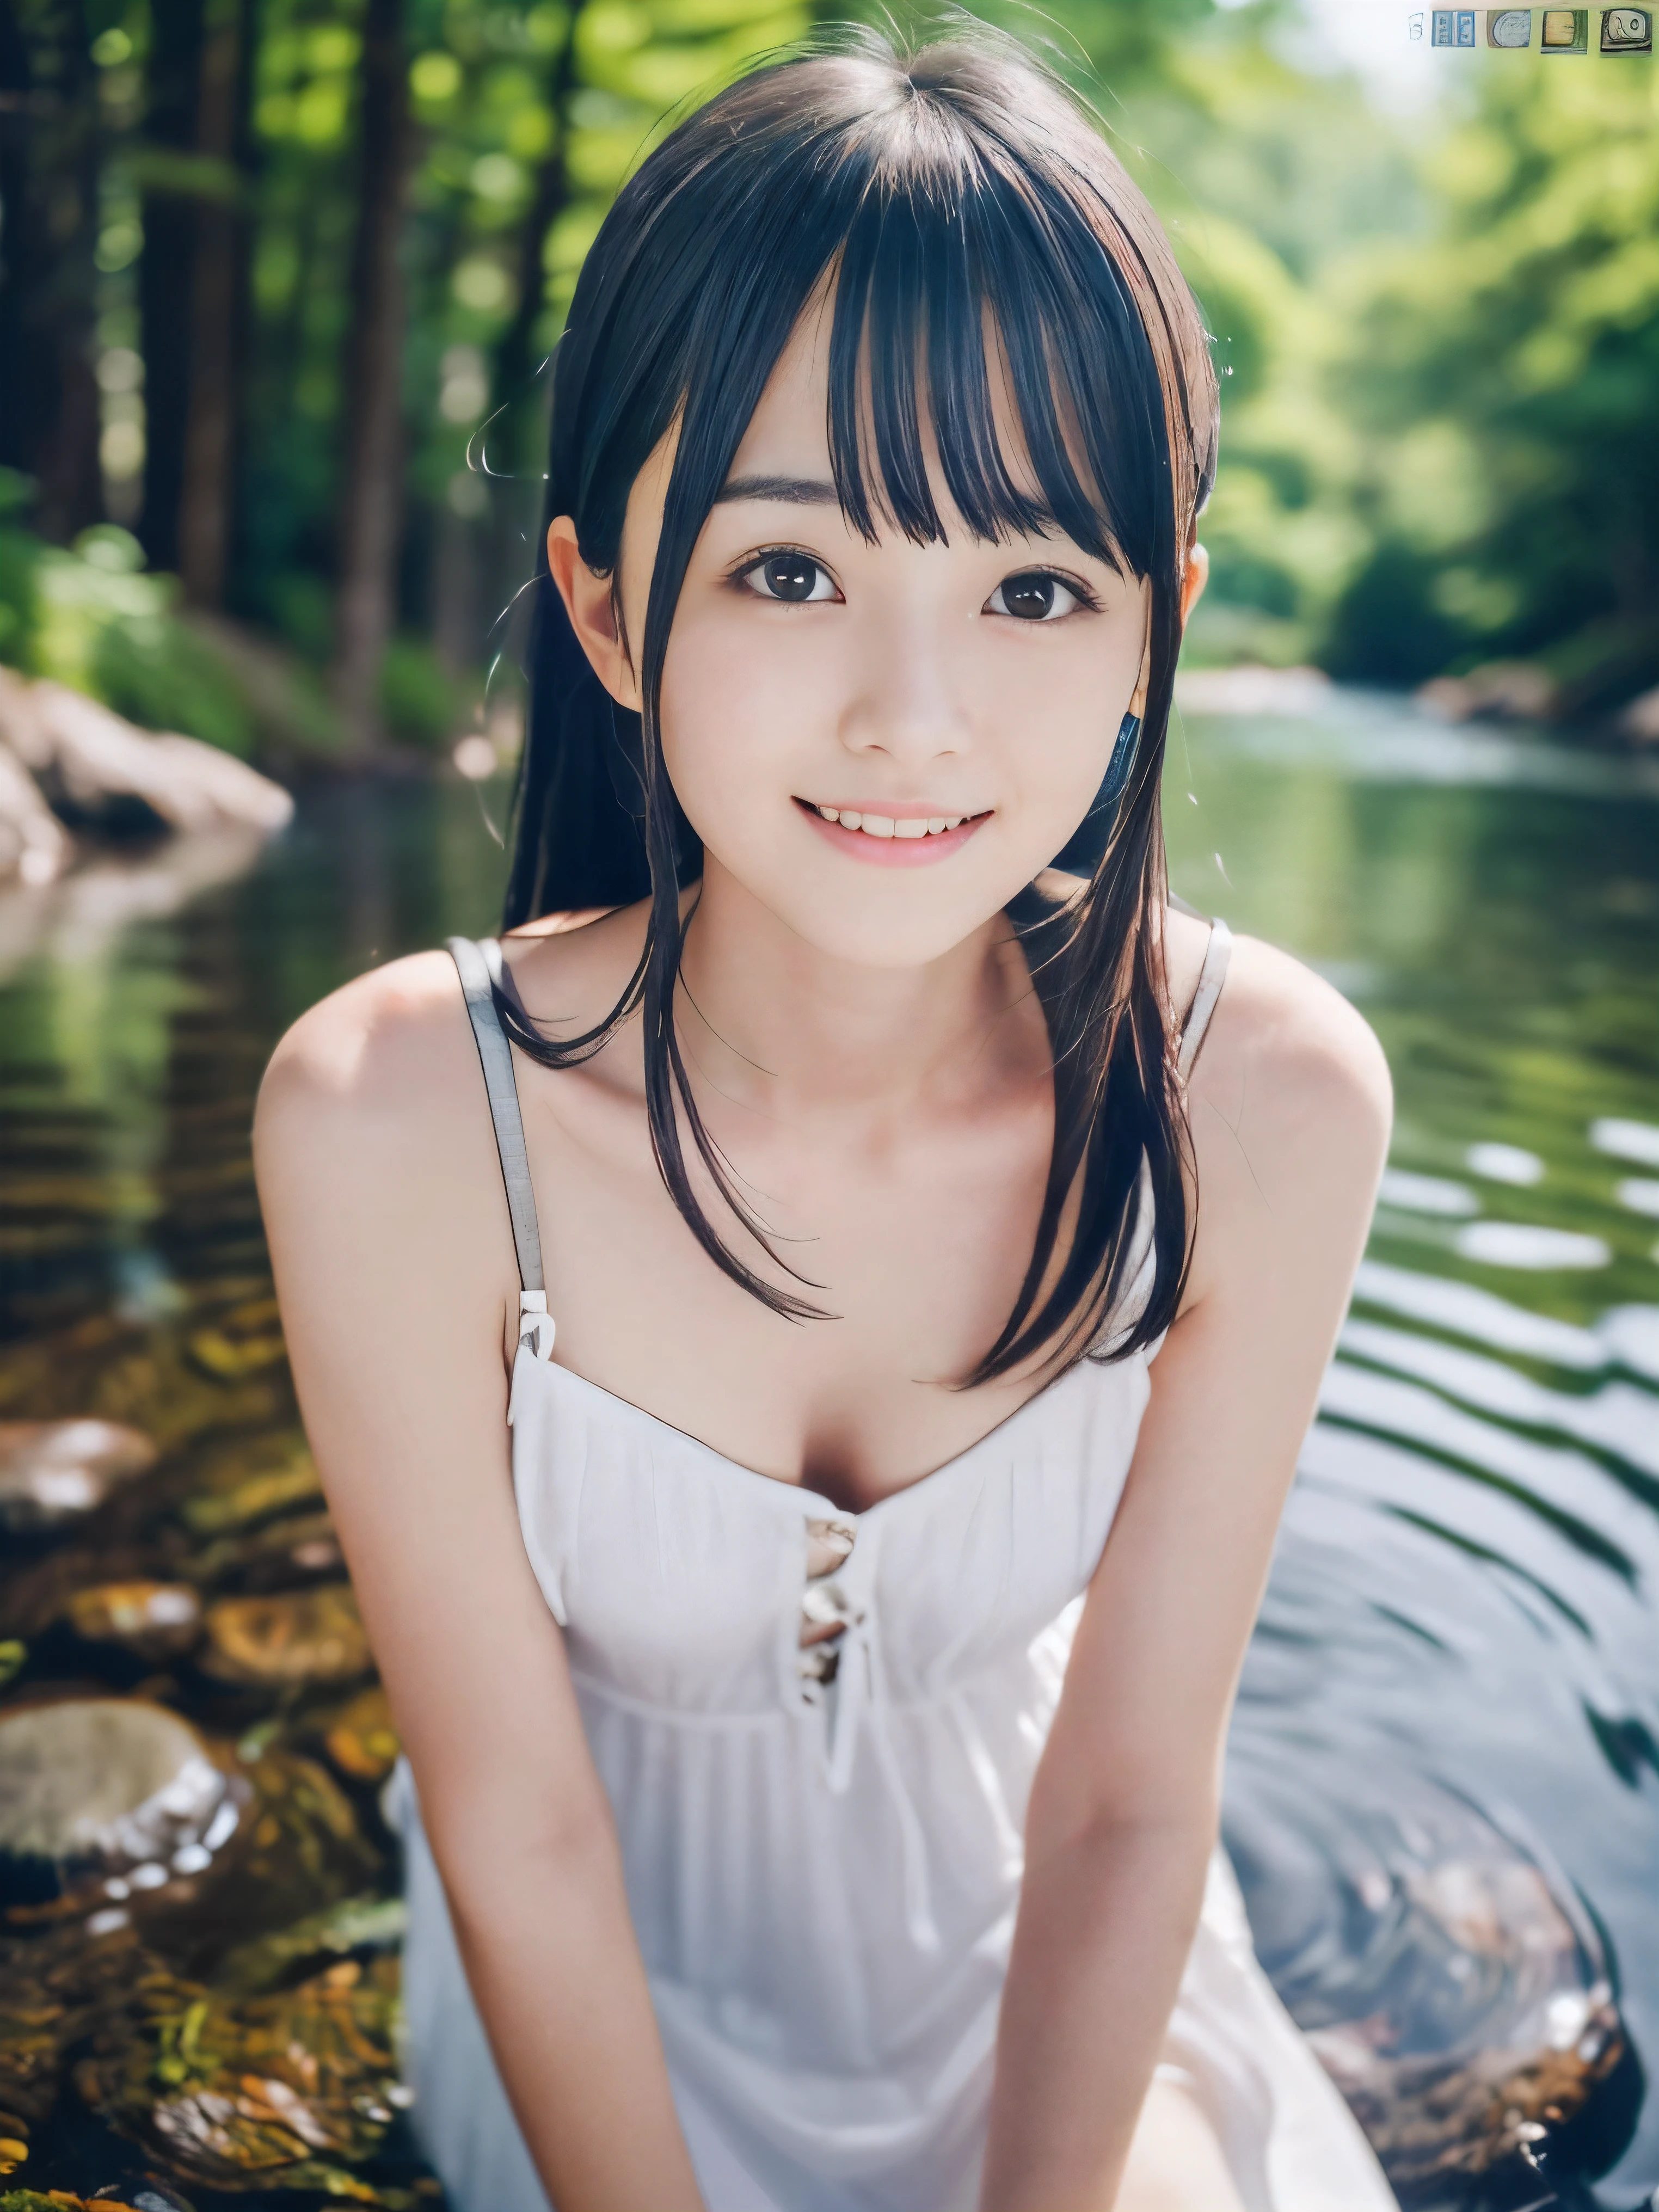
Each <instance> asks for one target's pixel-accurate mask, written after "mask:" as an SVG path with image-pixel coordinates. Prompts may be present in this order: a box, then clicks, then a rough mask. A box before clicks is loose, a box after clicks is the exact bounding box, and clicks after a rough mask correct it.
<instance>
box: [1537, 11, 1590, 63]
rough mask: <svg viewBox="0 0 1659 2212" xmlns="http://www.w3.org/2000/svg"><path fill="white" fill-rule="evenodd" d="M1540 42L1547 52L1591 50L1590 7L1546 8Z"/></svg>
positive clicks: (1577, 52)
mask: <svg viewBox="0 0 1659 2212" xmlns="http://www.w3.org/2000/svg"><path fill="white" fill-rule="evenodd" d="M1538 44H1539V47H1540V49H1541V52H1544V53H1547V54H1587V53H1588V52H1589V9H1588V8H1546V9H1545V10H1544V21H1543V26H1542V27H1541V31H1540V33H1539V39H1538Z"/></svg>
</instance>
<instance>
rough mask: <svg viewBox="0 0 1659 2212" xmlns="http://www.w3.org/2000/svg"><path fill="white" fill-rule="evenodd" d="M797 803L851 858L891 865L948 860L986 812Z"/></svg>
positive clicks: (817, 827)
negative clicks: (909, 810)
mask: <svg viewBox="0 0 1659 2212" xmlns="http://www.w3.org/2000/svg"><path fill="white" fill-rule="evenodd" d="M795 803H796V805H798V806H799V808H800V810H801V811H802V813H804V814H805V816H806V817H807V819H808V820H809V821H810V822H811V823H812V824H813V826H814V827H815V828H816V829H817V831H818V833H819V835H820V836H828V837H829V838H831V839H833V841H834V842H835V843H836V845H838V846H839V847H840V848H841V849H842V851H843V852H845V853H847V854H848V855H849V856H850V857H854V858H856V859H859V860H874V861H876V862H878V863H880V864H883V865H885V866H911V865H914V864H915V863H919V862H925V861H928V860H943V859H944V858H945V855H946V854H948V853H953V852H955V851H956V850H957V848H959V847H960V846H962V845H964V844H965V843H966V842H967V841H968V839H969V837H971V836H973V834H974V832H975V829H978V827H979V825H980V824H981V822H985V821H987V820H988V819H989V814H988V811H987V813H983V814H922V813H921V812H916V813H906V814H879V813H877V812H875V811H873V810H868V809H865V808H862V807H854V806H821V805H818V804H817V802H816V801H815V800H812V799H797V800H796V802H795Z"/></svg>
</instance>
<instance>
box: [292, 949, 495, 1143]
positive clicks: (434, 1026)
mask: <svg viewBox="0 0 1659 2212" xmlns="http://www.w3.org/2000/svg"><path fill="white" fill-rule="evenodd" d="M469 1063H470V1064H469ZM469 1078H470V1092H471V1093H476V1092H477V1088H478V1070H477V1055H476V1053H475V1052H474V1050H473V1047H472V1044H471V1030H470V1027H469V1025H468V1022H467V1018H466V1007H465V1000H464V999H463V998H462V995H461V989H460V982H459V978H458V976H457V975H456V973H455V964H454V963H453V961H452V960H451V959H450V957H449V956H448V954H447V953H446V952H418V953H415V954H412V955H411V956H410V957H408V958H407V959H403V960H393V961H391V962H389V963H387V964H386V966H385V967H384V968H375V969H371V970H370V971H369V973H368V975H359V976H357V977H356V978H355V979H354V980H353V981H351V982H349V983H346V984H343V986H342V987H341V988H340V989H338V990H337V991H334V992H331V994H329V996H328V997H327V998H326V999H324V1000H320V1001H319V1004H318V1005H316V1006H313V1007H312V1008H311V1010H310V1012H308V1013H305V1014H302V1015H301V1018H300V1019H299V1020H298V1021H297V1022H295V1024H294V1026H293V1028H292V1029H290V1030H289V1031H288V1033H287V1035H286V1036H284V1037H283V1040H282V1042H280V1043H279V1044H278V1046H277V1048H276V1051H275V1053H273V1054H272V1055H271V1060H270V1066H269V1067H268V1068H267V1069H266V1071H265V1077H264V1083H263V1085H261V1087H260V1091H259V1102H258V1109H257V1112H256V1115H255V1118H254V1143H255V1146H256V1150H257V1151H258V1152H259V1153H260V1154H261V1155H264V1156H269V1155H270V1153H271V1152H273V1151H275V1152H281V1151H283V1150H284V1149H286V1147H287V1146H288V1145H289V1142H290V1141H291V1140H295V1139H297V1140H299V1141H301V1142H308V1141H311V1140H313V1139H316V1138H317V1137H319V1135H322V1134H323V1133H325V1132H326V1133H328V1134H330V1135H331V1137H332V1138H333V1139H335V1141H337V1142H338V1141H343V1140H347V1139H349V1137H350V1135H351V1133H353V1132H354V1131H356V1132H357V1133H360V1135H361V1136H362V1139H364V1140H366V1141H368V1142H371V1143H379V1142H383V1141H384V1140H385V1139H386V1135H387V1133H389V1131H390V1130H391V1129H392V1128H394V1127H396V1128H398V1129H403V1130H406V1131H410V1132H411V1133H412V1132H413V1130H414V1129H415V1128H416V1127H418V1126H419V1125H420V1124H422V1123H427V1124H428V1125H434V1126H435V1125H438V1124H441V1122H442V1121H443V1120H444V1119H445V1117H446V1115H447V1114H448V1113H451V1112H453V1110H454V1109H455V1108H456V1107H457V1106H458V1105H459V1104H460V1103H463V1091H464V1090H465V1088H466V1087H467V1081H468V1079H469ZM471 1103H472V1104H473V1105H474V1107H475V1108H476V1105H477V1099H476V1097H471Z"/></svg>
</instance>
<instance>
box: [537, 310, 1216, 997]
mask: <svg viewBox="0 0 1659 2212" xmlns="http://www.w3.org/2000/svg"><path fill="white" fill-rule="evenodd" d="M828 343H829V314H828V313H827V311H826V312H824V313H809V315H808V316H807V317H805V319H803V321H802V323H801V325H800V326H799V329H798V331H796V334H795V337H793V340H792V342H791V343H790V345H789V347H788V348H787V350H786V352H785V353H784V354H783V356H781V359H780V361H779V362H778V366H777V368H776V369H775V372H774V374H773V375H772V378H771V380H770V382H769V384H768V386H767V387H766V391H765V392H764V394H763V398H762V399H761V402H760V404H759V406H758V407H757V409H756V410H755V415H754V418H753V420H752V421H751V422H750V425H749V428H748V430H747V432H746V434H745V435H744V440H743V442H742V444H741V445H740V447H738V453H737V457H736V459H735V460H734V462H733V464H732V472H731V476H730V477H729V479H728V481H727V483H726V489H725V490H724V492H723V493H722V495H721V497H720V501H719V503H718V504H717V505H716V506H715V507H714V512H713V513H711V514H710V516H709V518H708V522H707V524H706V525H705V526H704V528H703V531H702V536H701V537H700V538H699V539H698V541H697V544H696V550H695V551H694V553H693V555H692V557H691V562H690V568H688V569H687V571H686V576H685V582H684V587H683V589H682V591H681V592H680V598H679V605H678V611H677V612H676V614H675V617H674V623H673V629H672V631H671V635H670V638H669V644H668V652H667V657H666V661H665V668H664V676H663V690H662V742H663V751H664V756H665V759H666V762H667V765H668V771H669V775H670V776H671V779H672V781H673V786H674V789H675V791H676V793H678V797H679V800H680V803H681V805H683V806H684V809H685V812H686V814H687V816H688V817H689V819H690V823H691V824H692V827H693V828H694V829H696V832H697V835H698V836H700V837H701V838H702V842H703V846H704V848H705V854H706V856H707V857H706V867H707V874H706V877H705V889H706V890H707V891H708V892H709V893H711V894H714V893H715V892H716V890H717V885H718V879H719V878H720V876H722V875H724V876H726V877H729V878H733V879H735V884H737V885H740V886H741V887H742V888H743V890H745V891H747V892H748V893H749V894H750V896H752V897H753V898H755V899H756V900H757V901H759V902H760V903H761V904H762V905H763V906H764V907H765V908H768V909H769V911H770V912H771V913H772V914H773V915H775V916H776V917H777V918H778V920H780V921H782V922H783V923H784V924H785V925H786V926H787V927H788V928H789V929H790V930H792V931H793V932H794V933H796V934H797V935H799V937H801V938H803V939H805V940H806V941H807V942H808V943H809V944H811V945H814V946H816V947H817V948H818V949H819V950H820V951H823V952H825V953H828V954H830V955H832V956H834V957H838V958H842V959H845V960H849V961H853V962H856V963H865V964H867V965H870V966H875V967H886V968H896V967H911V966H917V965H920V964H921V963H925V962H927V961H929V960H933V959H936V958H938V957H939V956H940V955H941V954H943V953H945V952H946V951H949V950H950V949H951V947H952V946H954V945H958V944H960V943H962V942H963V940H964V939H966V938H968V937H969V936H970V935H972V934H973V933H975V931H977V930H978V929H980V928H981V927H983V925H984V924H985V923H987V921H990V920H991V919H992V918H993V917H994V916H995V915H999V914H1000V912H1001V910H1002V908H1004V907H1006V905H1007V903H1008V902H1009V901H1010V900H1011V899H1012V898H1013V897H1014V896H1016V894H1017V893H1018V892H1019V891H1020V890H1022V889H1023V888H1024V886H1025V885H1027V884H1030V881H1031V879H1032V878H1033V877H1034V876H1035V875H1036V874H1037V873H1038V872H1039V871H1040V870H1041V869H1042V868H1043V867H1045V866H1047V865H1048V862H1049V861H1050V860H1052V859H1053V857H1054V854H1056V853H1058V852H1059V851H1060V848H1061V847H1062V846H1063V845H1064V844H1065V842H1066V839H1067V838H1068V837H1069V836H1071V835H1072V833H1073V830H1074V829H1076V828H1077V826H1078V824H1079V822H1080V821H1081V820H1082V818H1083V817H1084V815H1085V813H1086V812H1087V811H1088V809H1089V806H1090V805H1091V802H1092V800H1093V799H1094V796H1095V793H1096V791H1097V787H1098V786H1099V784H1100V781H1101V778H1102V777H1103V775H1104V774H1105V771H1106V765H1107V762H1108V760H1109V757H1110V754H1111V750H1112V745H1113V743H1114V741H1115V738H1116V735H1117V731H1118V726H1119V724H1120V722H1121V720H1122V718H1123V715H1124V714H1125V713H1126V711H1127V710H1128V709H1129V708H1130V707H1131V705H1132V704H1133V707H1134V708H1136V710H1137V711H1138V710H1139V708H1140V705H1141V703H1142V697H1143V696H1144V687H1145V681H1146V634H1147V612H1148V606H1149V601H1150V592H1149V590H1148V587H1147V586H1146V584H1145V583H1142V582H1137V581H1136V580H1134V579H1133V578H1132V577H1130V578H1126V577H1124V576H1121V575H1119V574H1116V573H1115V572H1114V570H1113V569H1111V568H1109V566H1108V565H1107V564H1106V563H1105V562H1103V561H1101V560H1099V559H1097V558H1096V557H1095V556H1092V555H1091V554H1088V553H1085V551H1084V550H1082V549H1081V548H1080V547H1079V546H1077V545H1075V544H1073V543H1072V541H1071V540H1070V539H1069V538H1066V537H1063V536H1061V535H1060V534H1058V532H1056V534H1054V535H1053V536H1049V537H1036V536H1032V537H1018V538H1010V539H1005V540H1004V541H1003V542H1001V543H1000V544H985V543H983V542H981V541H978V540H975V538H973V537H971V536H970V535H969V532H968V530H967V527H966V526H965V525H964V524H963V523H962V521H961V520H960V519H959V517H957V514H956V513H955V510H954V508H953V507H951V506H950V505H949V504H948V503H947V500H946V496H945V492H944V489H943V485H942V481H941V477H940V472H939V470H938V469H937V467H935V469H934V471H933V483H934V496H935V499H936V501H938V504H939V513H940V516H941V519H942V520H943V522H944V524H945V531H946V533H947V540H948V542H946V543H944V544H933V545H921V546H919V545H915V544H911V543H910V542H909V541H908V539H907V538H904V537H903V536H902V534H901V533H899V532H896V531H893V532H889V533H887V534H885V535H884V536H883V537H882V538H880V539H879V540H878V542H877V543H876V544H866V542H865V541H864V540H863V539H862V538H860V536H859V534H858V532H856V531H855V530H854V528H853V527H852V526H851V525H850V524H849V523H848V521H847V520H846V519H845V518H844V517H843V515H842V511H841V507H840V505H839V502H838V501H837V499H836V490H835V484H834V479H833V477H832V473H831V470H830V465H829V441H828V436H827V433H826V428H825V421H826V410H827V399H828V377H827V361H826V356H827V352H828ZM999 415H1000V427H1001V428H1002V429H1003V433H1004V451H1005V453H1006V454H1007V455H1008V456H1009V459H1010V465H1011V467H1012V466H1015V465H1018V456H1019V455H1020V452H1021V447H1020V444H1019V441H1018V434H1017V430H1015V429H1014V428H1013V427H1012V416H1011V412H1010V410H1009V409H1008V408H1007V407H1006V404H1005V405H1003V406H1001V407H1000V409H999ZM671 462H672V442H671V439H670V440H667V441H665V442H664V444H663V446H662V447H659V449H658V451H657V452H656V453H654V454H653V456H652V458H651V460H650V461H649V462H648V463H647V465H646V467H645V468H644V469H643V470H642V471H641V474H640V477H639V478H638V480H637V481H636V483H635V486H634V489H633V492H632V494H631V495H630V498H629V506H628V512H627V518H626V521H625V524H624V527H623V542H622V556H621V561H620V564H619V576H618V583H619V587H620V590H619V596H620V599H621V605H622V613H623V628H622V632H621V634H620V635H619V634H618V632H617V626H616V624H615V622H614V619H613V617H612V614H611V586H610V583H609V581H608V580H605V579H601V578H598V577H595V576H594V575H593V574H592V572H591V571H589V570H587V569H586V568H584V567H583V565H582V563H581V562H580V559H579V558H578V557H577V556H576V552H575V542H574V530H573V528H572V526H571V525H570V523H569V521H568V519H565V518H561V519H560V520H558V521H556V522H555V523H554V525H553V527H552V530H551V532H550V538H549V551H550V559H551V562H552V568H553V574H554V577H555V579H556V581H557V582H558V584H559V586H560V588H561V590H562V592H563V595H564V598H565V600H566V604H567V605H568V607H569V608H570V611H571V615H572V619H573V621H574V624H575V627H576V630H577V635H579V636H580V638H581V640H582V641H583V644H584V646H585V647H586V651H587V653H588V654H589V657H590V659H592V662H593V664H594V666H595V668H596V669H597V671H598V672H599V676H600V678H601V680H602V681H603V682H604V683H605V684H606V686H607V688H608V689H609V690H611V693H612V694H613V696H615V697H616V698H617V699H618V700H619V701H621V702H622V703H623V704H624V705H627V706H629V707H632V708H637V707H638V706H639V703H640V694H639V690H638V686H637V683H636V681H635V675H634V669H633V665H632V662H631V660H630V659H629V652H628V647H627V644H626V641H627V640H628V639H637V638H639V637H641V635H643V632H644V625H645V608H646V599H647V593H648V591H649V587H650V580H651V570H652V565H653V561H654V559H655V556H656V550H657V540H658V536H659V531H660V527H661V520H662V508H663V497H664V494H665V489H666V486H667V482H668V474H669V470H670V467H671ZM1192 565H1193V568H1194V572H1195V574H1194V578H1193V580H1192V583H1191V584H1190V585H1189V592H1188V597H1189V599H1190V597H1192V596H1195V589H1194V586H1195V584H1196V582H1197V580H1199V575H1200V574H1201V556H1200V559H1199V560H1198V561H1195V562H1194V563H1193V564H1192ZM719 888H720V889H724V888H726V887H725V886H719Z"/></svg>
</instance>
